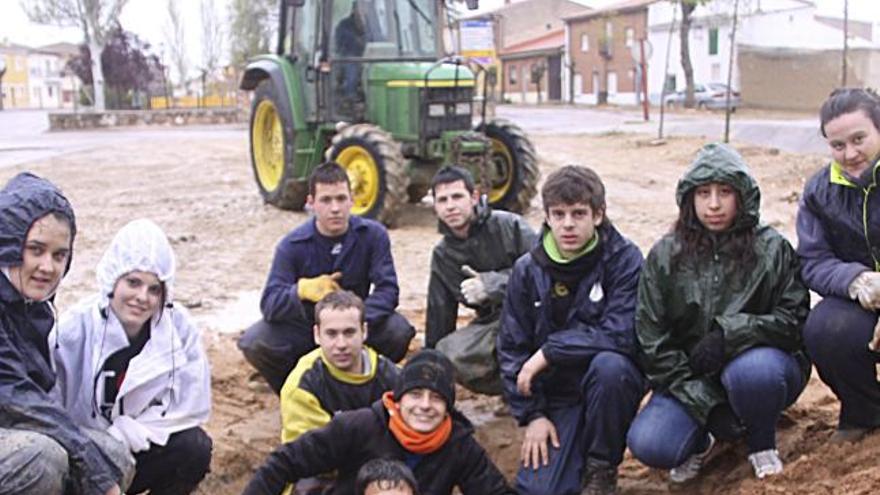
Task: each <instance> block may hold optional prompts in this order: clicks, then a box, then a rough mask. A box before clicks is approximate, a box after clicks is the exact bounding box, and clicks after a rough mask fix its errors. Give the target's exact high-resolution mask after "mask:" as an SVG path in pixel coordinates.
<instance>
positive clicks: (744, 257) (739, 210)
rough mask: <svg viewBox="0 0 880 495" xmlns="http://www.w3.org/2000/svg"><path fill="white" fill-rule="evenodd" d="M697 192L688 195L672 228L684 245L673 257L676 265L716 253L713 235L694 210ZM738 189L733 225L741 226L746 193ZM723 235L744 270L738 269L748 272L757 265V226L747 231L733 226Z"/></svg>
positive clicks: (723, 239)
mask: <svg viewBox="0 0 880 495" xmlns="http://www.w3.org/2000/svg"><path fill="white" fill-rule="evenodd" d="M696 190H697V188H696V187H694V188H692V189H691V190H690V191H688V192H686V193H685V195H684V197H683V198H682V200H681V206H680V207H679V208H678V220H676V222H675V225H674V226H673V228H672V232H673V234H674V235H675V237H676V239H677V240H678V242H679V245H680V246H681V250H679V251H678V252H677V253H675V255H674V256H673V260H672V261H673V264H674V265H679V264H681V263H682V262H685V261H687V260H693V259H696V258H699V257H701V256H706V255H708V254H709V253H711V252H712V245H713V241H712V233H711V232H710V231H709V230H708V229H706V227H704V226H703V224H702V223H700V219H699V218H697V212H696V210H695V209H694V192H695V191H696ZM734 190H735V191H736V218H735V219H734V220H733V226H735V225H736V224H737V222H738V221H739V219H740V217H741V216H742V215H745V214H746V213H745V212H744V211H743V206H742V205H743V200H742V193H740V191H739V190H738V189H736V188H735V187H734ZM721 236H722V239H721V241H720V242H723V243H724V244H725V245H728V246H730V252H731V253H733V257H734V261H735V263H736V264H737V265H739V266H740V267H741V269H740V270H737V271H738V272H739V273H745V272H746V271H748V269H750V268H752V267H753V266H754V263H755V262H756V261H757V255H756V254H755V228H754V227H749V228H745V229H743V228H740V229H734V228H733V227H731V228H730V229H728V230H727V231H726V232H723V233H721Z"/></svg>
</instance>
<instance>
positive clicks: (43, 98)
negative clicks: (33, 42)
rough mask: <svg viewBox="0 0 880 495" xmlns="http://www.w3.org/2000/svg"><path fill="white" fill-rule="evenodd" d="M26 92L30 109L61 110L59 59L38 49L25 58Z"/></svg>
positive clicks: (53, 54) (55, 55)
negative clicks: (26, 70)
mask: <svg viewBox="0 0 880 495" xmlns="http://www.w3.org/2000/svg"><path fill="white" fill-rule="evenodd" d="M27 63H28V92H29V95H30V103H31V104H30V107H31V108H61V101H62V100H61V87H62V77H61V70H62V69H63V68H64V67H63V63H62V60H61V57H60V56H58V55H57V54H55V53H51V52H48V51H43V50H40V49H34V50H31V51H30V53H28V57H27Z"/></svg>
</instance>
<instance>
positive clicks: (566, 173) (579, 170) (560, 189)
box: [541, 165, 605, 215]
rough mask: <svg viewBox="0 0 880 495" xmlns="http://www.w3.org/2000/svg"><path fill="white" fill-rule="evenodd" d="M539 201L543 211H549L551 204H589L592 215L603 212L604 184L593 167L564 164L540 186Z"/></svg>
mask: <svg viewBox="0 0 880 495" xmlns="http://www.w3.org/2000/svg"><path fill="white" fill-rule="evenodd" d="M541 201H542V202H543V203H544V213H547V212H549V211H550V207H551V206H557V205H560V204H566V205H573V204H575V203H584V204H588V205H590V208H591V209H592V210H593V214H594V215H595V214H596V213H597V212H599V211H601V212H603V213H604V212H605V185H604V184H602V179H600V178H599V175H598V174H597V173H596V172H595V171H594V170H593V169H591V168H589V167H584V166H581V165H566V166H564V167H562V168H560V169H558V170H555V171H553V173H551V174H550V175H549V176H547V180H546V181H545V182H544V186H543V187H542V188H541Z"/></svg>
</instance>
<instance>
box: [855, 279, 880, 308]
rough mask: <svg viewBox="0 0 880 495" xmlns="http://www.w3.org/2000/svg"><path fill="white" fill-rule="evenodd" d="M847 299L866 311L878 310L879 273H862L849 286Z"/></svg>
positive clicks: (879, 302)
mask: <svg viewBox="0 0 880 495" xmlns="http://www.w3.org/2000/svg"><path fill="white" fill-rule="evenodd" d="M849 297H850V298H851V299H857V300H858V301H859V304H861V305H862V307H863V308H865V309H866V310H868V311H874V310H877V309H880V272H871V271H867V272H862V273H860V274H859V276H858V277H856V279H855V280H853V281H852V283H851V284H849Z"/></svg>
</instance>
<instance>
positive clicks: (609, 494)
mask: <svg viewBox="0 0 880 495" xmlns="http://www.w3.org/2000/svg"><path fill="white" fill-rule="evenodd" d="M616 493H617V466H612V465H611V464H610V463H608V462H606V461H602V460H599V459H587V465H586V467H585V469H584V489H583V491H582V492H581V495H614V494H616Z"/></svg>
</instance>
